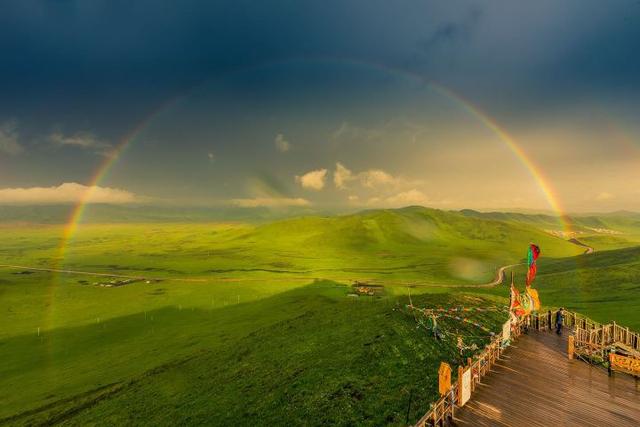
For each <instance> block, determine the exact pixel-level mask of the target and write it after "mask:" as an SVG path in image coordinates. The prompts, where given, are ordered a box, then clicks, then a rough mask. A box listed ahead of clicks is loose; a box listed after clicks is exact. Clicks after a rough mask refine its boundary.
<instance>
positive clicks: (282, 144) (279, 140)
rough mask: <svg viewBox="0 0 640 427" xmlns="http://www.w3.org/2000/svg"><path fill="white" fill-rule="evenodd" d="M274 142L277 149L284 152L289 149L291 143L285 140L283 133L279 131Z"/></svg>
mask: <svg viewBox="0 0 640 427" xmlns="http://www.w3.org/2000/svg"><path fill="white" fill-rule="evenodd" d="M274 143H275V144H276V148H277V149H278V151H280V152H281V153H286V152H287V151H289V150H291V143H290V142H289V141H287V140H286V139H285V138H284V135H283V134H281V133H279V134H277V135H276V139H275V140H274Z"/></svg>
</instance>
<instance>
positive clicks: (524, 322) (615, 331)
mask: <svg viewBox="0 0 640 427" xmlns="http://www.w3.org/2000/svg"><path fill="white" fill-rule="evenodd" d="M556 313H557V311H556V310H554V311H552V312H546V313H533V314H531V315H528V316H525V317H524V318H522V319H521V320H520V321H519V322H518V324H516V325H512V329H511V333H510V340H513V339H515V338H517V337H518V336H520V335H521V334H522V332H523V331H524V330H525V329H527V328H528V329H535V330H545V329H554V327H555V325H556ZM563 325H564V327H566V328H571V329H572V330H573V331H574V340H575V341H574V344H575V349H576V352H578V351H580V350H582V351H589V352H592V353H594V352H597V353H600V354H602V356H603V357H604V348H605V347H606V346H607V345H611V344H613V343H622V344H624V345H626V346H628V347H629V348H630V349H632V350H635V351H640V334H638V333H636V332H633V331H630V330H629V328H623V327H621V326H619V325H617V324H616V323H615V322H613V323H612V324H608V325H602V324H600V323H598V322H595V321H593V320H591V319H589V318H588V317H585V316H583V315H581V314H579V313H575V312H572V311H568V310H565V311H564V315H563ZM503 338H504V337H503V335H502V333H500V334H497V335H495V336H494V337H492V339H491V342H490V343H489V344H487V346H486V347H485V349H484V350H483V351H482V352H481V353H480V354H479V355H477V356H475V357H476V359H475V361H472V360H471V359H469V360H468V362H467V365H466V366H463V367H460V368H459V370H458V372H459V376H460V373H461V372H466V371H467V370H468V369H471V393H473V391H474V389H475V388H476V386H477V385H478V384H479V383H480V380H481V379H482V377H484V376H485V375H487V374H488V373H489V371H490V369H491V366H493V365H494V364H495V363H496V361H497V360H498V359H499V358H500V355H501V354H502V351H503ZM460 393H461V390H460V378H458V381H456V382H455V383H453V384H452V385H451V391H450V392H449V393H447V394H446V395H444V396H441V397H440V398H439V399H438V400H437V401H435V402H434V403H432V404H431V405H430V409H429V411H428V412H427V413H426V414H425V415H424V416H423V417H422V418H420V420H419V421H418V422H417V423H416V424H415V426H416V427H426V426H444V425H445V424H446V422H447V420H449V419H453V416H454V412H455V410H456V408H458V407H460V406H461V405H460V395H461V394H460Z"/></svg>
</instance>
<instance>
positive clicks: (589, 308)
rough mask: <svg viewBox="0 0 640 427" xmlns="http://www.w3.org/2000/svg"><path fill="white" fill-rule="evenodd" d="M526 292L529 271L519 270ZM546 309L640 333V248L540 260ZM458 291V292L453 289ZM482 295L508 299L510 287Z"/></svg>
mask: <svg viewBox="0 0 640 427" xmlns="http://www.w3.org/2000/svg"><path fill="white" fill-rule="evenodd" d="M515 272H516V283H517V284H519V288H520V289H523V288H524V285H523V281H524V277H525V274H526V273H525V268H524V267H518V268H516V269H515ZM534 286H535V287H536V288H537V289H538V291H539V294H540V298H541V301H542V305H543V306H546V307H553V308H557V307H560V306H562V307H566V308H569V309H570V310H574V311H577V312H580V313H582V314H584V315H587V316H589V317H591V318H593V319H594V320H596V321H599V322H602V323H608V322H611V321H613V320H615V321H616V322H618V323H619V324H621V325H622V326H627V327H629V328H631V329H633V330H636V331H640V247H639V246H636V247H632V248H625V249H617V250H610V251H601V252H596V253H594V254H590V255H581V256H577V257H567V258H558V259H549V258H546V257H542V258H540V260H539V265H538V276H537V278H536V281H535V285H534ZM449 290H451V291H455V289H449ZM475 292H476V293H478V294H479V295H487V294H493V295H499V296H502V297H504V298H507V297H508V295H509V289H508V287H507V286H499V287H496V288H492V289H478V290H476V291H475Z"/></svg>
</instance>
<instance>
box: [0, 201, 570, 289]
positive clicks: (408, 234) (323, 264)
mask: <svg viewBox="0 0 640 427" xmlns="http://www.w3.org/2000/svg"><path fill="white" fill-rule="evenodd" d="M60 232H61V229H60V228H59V227H56V226H50V227H42V228H40V229H38V230H11V229H8V228H7V229H4V230H2V234H3V236H4V237H6V238H7V241H8V242H9V243H8V244H7V245H6V246H5V247H3V248H2V255H3V258H4V259H5V260H6V262H7V263H16V264H27V265H37V266H47V265H52V264H54V265H55V262H52V259H53V258H54V257H55V256H56V254H57V252H56V248H57V245H58V239H59V235H60ZM530 241H536V242H539V244H541V245H542V246H543V247H545V249H546V252H547V254H548V255H549V256H569V255H575V254H578V253H580V251H581V250H580V249H579V248H577V247H576V246H574V245H572V244H570V243H567V242H565V241H563V240H561V239H558V238H554V237H552V236H549V235H547V234H546V233H544V232H542V231H540V230H538V229H535V228H532V227H528V226H526V225H523V224H519V223H514V224H511V223H502V222H498V221H493V220H484V219H477V218H468V217H465V216H464V215H462V214H459V213H455V212H443V211H437V210H431V209H424V208H406V209H403V210H398V211H372V212H366V213H362V214H358V215H349V216H341V217H303V218H297V219H289V220H283V221H277V222H274V223H270V224H266V225H262V226H254V225H246V224H126V225H122V224H111V225H87V226H84V227H82V228H81V230H80V232H79V233H78V235H77V236H76V238H75V239H74V241H73V242H72V245H71V246H70V249H69V250H68V251H67V254H66V258H65V260H64V265H65V266H67V267H68V268H74V269H83V268H84V269H91V270H93V271H106V272H120V273H123V274H145V275H148V276H154V275H155V276H159V277H165V276H176V275H178V276H179V275H189V276H198V277H208V278H212V277H239V278H247V277H265V275H273V274H278V275H289V276H292V275H295V276H298V277H300V276H301V277H307V278H314V277H324V278H330V279H336V280H349V279H363V278H373V279H376V280H382V279H385V280H387V281H393V280H397V281H421V282H426V283H429V282H431V283H449V284H453V283H461V282H462V283H465V282H466V283H475V282H477V281H482V280H487V281H488V280H489V279H490V278H491V277H492V276H493V275H494V274H495V270H496V268H497V266H498V265H501V264H502V263H505V262H517V261H519V260H520V259H521V258H522V257H523V253H522V252H523V249H522V248H524V247H526V245H527V244H528V242H530ZM467 267H468V268H467Z"/></svg>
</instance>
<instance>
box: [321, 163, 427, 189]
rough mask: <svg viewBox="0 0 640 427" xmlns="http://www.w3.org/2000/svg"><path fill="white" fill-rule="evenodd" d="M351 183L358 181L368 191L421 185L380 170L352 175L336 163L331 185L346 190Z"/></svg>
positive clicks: (369, 170)
mask: <svg viewBox="0 0 640 427" xmlns="http://www.w3.org/2000/svg"><path fill="white" fill-rule="evenodd" d="M352 181H359V182H360V184H361V185H362V186H363V187H366V188H368V189H380V188H389V187H398V188H399V189H401V188H402V187H405V188H406V187H408V186H410V185H411V186H413V185H419V184H422V182H421V181H418V180H408V179H405V178H403V177H396V176H393V175H391V174H390V173H389V172H387V171H384V170H382V169H368V170H365V171H363V172H360V173H357V174H354V173H353V172H352V171H351V170H350V169H348V168H347V167H346V166H345V165H343V164H342V163H340V162H338V163H336V169H335V171H334V172H333V183H334V184H335V186H336V188H338V189H340V190H344V189H346V188H347V187H348V186H347V184H348V183H349V182H352Z"/></svg>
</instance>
